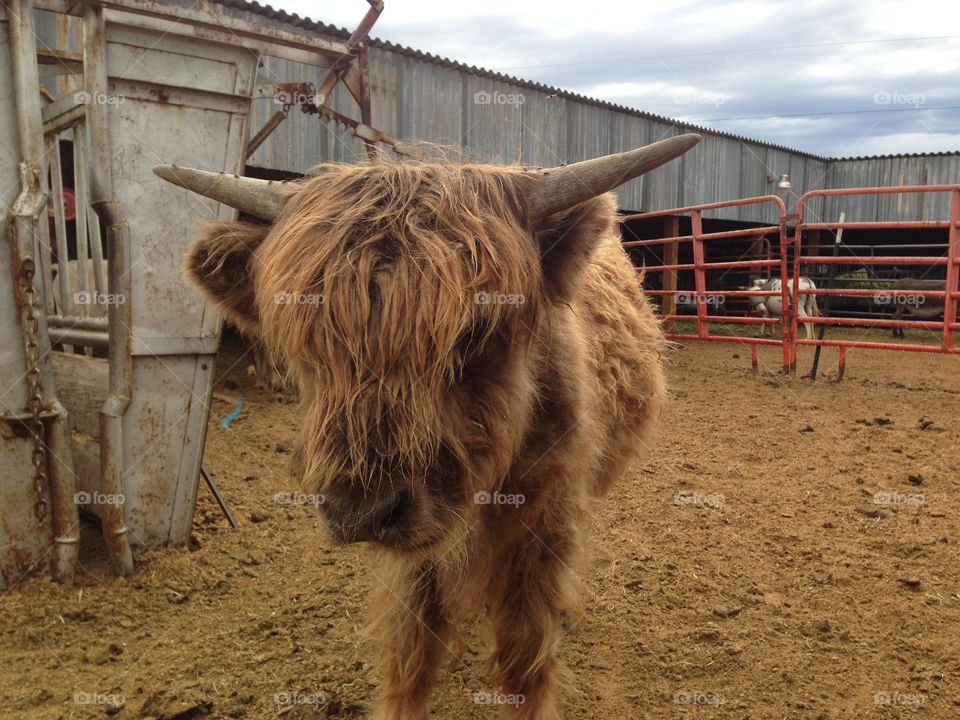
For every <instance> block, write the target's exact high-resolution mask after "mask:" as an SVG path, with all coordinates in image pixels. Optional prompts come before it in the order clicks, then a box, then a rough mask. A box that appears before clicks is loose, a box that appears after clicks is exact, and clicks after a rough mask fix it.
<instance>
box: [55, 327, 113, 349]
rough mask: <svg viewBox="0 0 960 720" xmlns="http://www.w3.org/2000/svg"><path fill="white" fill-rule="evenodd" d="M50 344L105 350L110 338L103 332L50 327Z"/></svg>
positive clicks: (77, 328)
mask: <svg viewBox="0 0 960 720" xmlns="http://www.w3.org/2000/svg"><path fill="white" fill-rule="evenodd" d="M50 342H52V343H53V344H54V345H75V346H77V347H91V348H98V349H105V348H107V347H109V344H110V336H109V334H108V333H105V332H103V331H97V330H88V329H86V328H80V327H66V326H63V325H52V326H51V327H50Z"/></svg>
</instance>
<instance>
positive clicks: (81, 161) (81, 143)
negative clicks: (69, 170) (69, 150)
mask: <svg viewBox="0 0 960 720" xmlns="http://www.w3.org/2000/svg"><path fill="white" fill-rule="evenodd" d="M73 149H74V158H75V160H74V171H73V182H74V184H75V185H76V188H75V191H76V193H77V227H78V228H79V227H80V223H81V222H82V223H83V224H84V227H85V228H86V229H87V236H88V237H89V238H90V256H91V258H92V259H93V284H94V286H95V287H96V288H97V292H101V293H105V292H107V280H108V278H107V277H105V276H104V274H103V269H104V259H105V258H104V256H103V239H102V237H101V235H100V218H99V216H98V215H97V214H96V213H93V212H90V188H89V187H88V185H87V177H86V176H85V175H84V174H83V173H81V172H78V171H77V170H76V168H84V167H86V166H87V156H88V155H89V153H90V132H89V129H88V127H87V123H80V124H79V125H77V126H76V127H75V128H74V130H73ZM107 272H108V273H109V270H108V271H107Z"/></svg>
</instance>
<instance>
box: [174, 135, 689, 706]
mask: <svg viewBox="0 0 960 720" xmlns="http://www.w3.org/2000/svg"><path fill="white" fill-rule="evenodd" d="M698 140H699V136H695V135H693V136H690V135H685V136H679V137H676V138H671V139H670V140H666V141H662V142H660V143H656V144H654V145H651V146H648V147H646V148H640V149H638V150H634V151H632V152H629V153H623V154H619V155H614V156H609V157H607V158H600V159H597V160H591V161H587V162H584V163H578V164H576V165H571V166H567V167H563V168H557V169H552V170H546V171H540V172H532V171H526V170H523V169H521V168H518V167H496V166H484V165H464V166H455V165H449V164H443V163H438V164H429V163H397V164H375V165H371V166H362V167H357V166H344V165H325V166H321V167H320V168H319V169H318V172H317V174H316V175H315V176H312V177H310V178H309V179H306V180H304V181H301V182H297V183H292V184H287V185H278V184H277V183H269V182H266V181H257V180H252V179H249V178H237V177H235V176H226V175H217V174H213V173H204V172H201V171H196V170H189V169H186V168H177V167H172V166H161V167H158V168H156V169H155V170H156V172H157V174H159V175H160V176H161V177H164V178H165V179H168V180H170V181H171V182H174V183H176V184H179V185H182V186H183V187H188V188H190V189H192V190H194V191H197V192H200V193H202V194H205V195H208V196H210V197H213V198H216V199H219V200H221V201H222V202H226V203H229V204H231V205H233V206H234V207H237V208H240V209H243V210H245V211H246V212H248V213H251V214H253V215H256V216H258V217H261V218H264V219H267V220H271V221H273V225H272V227H270V228H268V229H264V228H263V227H260V226H255V225H250V224H244V223H235V222H215V223H211V224H210V225H208V226H207V229H206V232H205V233H204V234H203V236H202V237H201V238H200V239H199V240H198V241H197V242H196V243H195V244H194V245H193V246H192V248H191V249H190V251H189V252H188V255H187V259H186V264H185V270H186V273H187V275H188V276H189V277H190V278H191V280H193V282H195V283H196V284H197V285H199V287H200V288H201V290H202V291H203V292H204V294H205V295H206V296H207V297H208V298H210V299H211V300H212V301H213V302H215V303H216V304H217V305H218V306H219V307H220V308H221V309H222V310H223V312H224V313H225V314H226V315H227V316H228V317H229V318H231V319H232V320H233V321H234V322H235V323H237V324H238V325H239V326H240V327H242V328H244V329H245V330H247V331H248V332H251V333H254V334H256V335H259V336H260V337H262V338H263V340H264V342H265V344H266V345H267V347H268V348H269V349H270V351H271V352H273V353H275V354H276V355H277V356H278V357H279V358H281V359H282V361H283V362H284V364H285V366H286V367H288V368H289V369H290V370H291V371H292V373H293V375H294V376H295V377H296V378H297V380H298V381H299V385H300V393H301V397H302V402H303V406H304V410H305V417H304V423H303V430H302V433H301V437H300V441H299V447H298V449H297V452H296V455H295V458H296V459H295V466H296V469H297V471H298V475H300V476H301V477H302V481H303V483H304V484H305V486H306V489H307V490H308V491H309V492H311V493H316V494H321V495H323V496H324V497H325V502H324V504H323V506H322V512H323V514H324V516H325V518H326V522H327V525H328V526H329V529H330V531H331V533H332V535H333V537H334V538H335V539H336V540H337V541H339V542H342V543H349V542H355V541H368V542H370V543H371V545H372V547H373V548H374V549H375V555H376V556H378V558H379V566H378V567H379V569H378V570H377V571H376V572H375V578H376V581H377V585H378V590H379V593H378V594H379V601H378V603H377V605H376V609H375V612H374V615H375V616H376V618H377V619H376V621H375V628H376V635H377V637H378V638H379V640H380V641H381V643H382V646H383V650H384V652H383V660H382V673H383V681H382V688H381V698H380V701H379V706H378V711H377V713H378V715H377V716H378V717H379V718H390V719H391V720H417V719H419V718H425V717H426V708H427V703H428V700H429V696H430V693H431V688H432V687H433V685H434V683H435V680H436V676H437V674H438V671H439V670H440V668H441V667H442V665H443V663H444V658H445V656H446V654H447V652H448V650H449V648H450V647H451V645H454V644H455V632H456V626H457V623H458V622H459V621H461V620H462V619H463V618H464V616H465V615H467V614H468V613H471V612H477V611H485V612H486V614H487V616H488V617H489V618H490V620H491V621H492V625H493V636H494V644H495V647H494V649H493V654H492V658H491V671H492V673H493V675H494V676H495V677H496V679H497V681H498V683H499V685H500V688H501V690H502V695H497V696H496V697H498V698H501V697H502V698H504V699H505V700H506V701H507V704H505V705H504V707H503V714H504V716H505V717H511V718H529V719H531V720H532V719H536V720H545V719H548V718H557V717H558V710H557V706H556V698H557V692H556V691H557V689H558V686H559V685H560V684H561V683H562V680H563V677H564V672H563V669H562V667H561V664H560V662H559V660H558V658H557V645H558V641H559V636H560V631H561V620H562V618H563V616H564V614H565V613H567V612H570V611H572V610H574V609H575V606H576V585H577V583H576V582H575V580H576V571H575V568H577V562H578V556H579V554H580V551H581V548H582V546H583V532H584V529H585V525H586V523H587V521H588V517H589V515H588V511H589V509H590V505H591V500H593V499H595V498H598V497H600V496H602V495H603V494H604V493H606V492H607V491H608V490H609V488H610V486H611V485H612V484H613V483H614V481H615V480H616V479H617V478H618V477H619V476H620V475H621V474H623V472H624V471H625V470H626V468H627V467H628V465H629V464H630V463H631V462H632V461H634V460H635V459H636V458H637V457H638V454H639V453H640V452H641V450H642V448H643V446H644V444H645V442H646V441H647V439H648V436H649V434H650V431H651V429H652V428H653V426H654V424H655V423H656V420H657V416H658V413H659V412H660V407H661V403H662V401H663V398H664V392H665V391H664V380H663V374H662V371H661V365H660V355H661V352H662V351H663V347H664V341H663V339H662V336H661V331H660V327H659V324H658V322H657V320H656V319H655V317H654V315H653V313H652V312H651V309H650V306H649V305H648V304H647V301H646V299H645V298H644V295H643V293H642V291H641V287H640V282H639V279H638V275H637V272H636V270H635V268H634V267H633V266H632V265H631V263H630V261H629V259H628V258H627V255H626V254H625V253H624V251H623V249H622V248H621V246H620V238H619V233H618V229H617V215H616V213H615V204H614V199H613V196H611V195H609V194H607V192H608V191H609V190H611V189H612V188H614V187H616V186H618V185H620V184H622V183H624V182H626V181H627V180H630V179H631V178H634V177H637V176H638V175H640V174H642V173H644V172H647V171H649V170H651V169H653V168H654V167H657V166H658V165H661V164H663V163H665V162H667V161H669V160H670V159H672V158H674V157H677V156H678V155H680V154H682V153H683V152H685V151H686V150H687V149H689V148H690V147H692V146H693V145H694V144H696V142H697V141H698Z"/></svg>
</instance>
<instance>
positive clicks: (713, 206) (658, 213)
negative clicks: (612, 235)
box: [620, 195, 787, 222]
mask: <svg viewBox="0 0 960 720" xmlns="http://www.w3.org/2000/svg"><path fill="white" fill-rule="evenodd" d="M765 202H772V203H774V204H776V205H777V206H778V208H779V210H780V214H786V212H787V208H786V206H785V205H784V204H783V200H782V199H781V198H779V197H777V196H776V195H758V196H756V197H750V198H740V199H739V200H723V201H720V202H715V203H704V204H702V205H688V206H686V207H681V208H673V209H671V210H655V211H653V212H646V213H633V214H632V215H626V216H624V217H622V218H620V222H629V221H631V220H648V219H650V218H655V217H663V216H664V215H682V214H684V213H692V212H693V211H694V210H700V211H703V210H717V209H719V208H727V207H740V206H741V205H757V204H759V203H765Z"/></svg>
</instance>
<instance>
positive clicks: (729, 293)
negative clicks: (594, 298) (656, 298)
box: [643, 290, 942, 297]
mask: <svg viewBox="0 0 960 720" xmlns="http://www.w3.org/2000/svg"><path fill="white" fill-rule="evenodd" d="M643 292H644V293H645V294H647V295H668V294H676V293H690V294H693V293H694V292H695V291H694V290H644V291H643ZM804 292H808V291H804ZM926 292H929V291H926ZM809 293H811V294H812V293H813V291H812V290H811V291H809ZM941 294H942V293H941ZM707 295H718V296H722V297H761V296H763V297H772V296H774V295H780V291H779V290H756V291H754V290H708V291H707Z"/></svg>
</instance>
